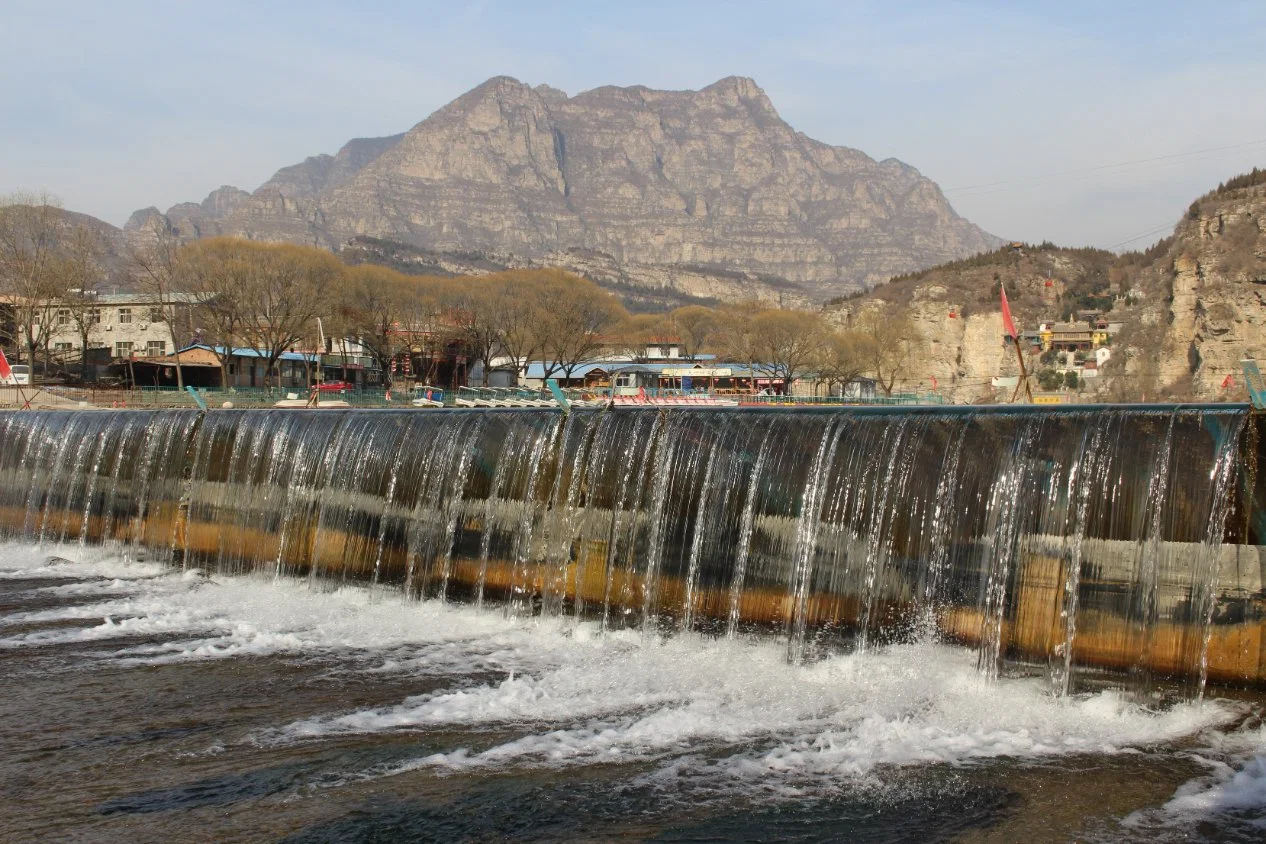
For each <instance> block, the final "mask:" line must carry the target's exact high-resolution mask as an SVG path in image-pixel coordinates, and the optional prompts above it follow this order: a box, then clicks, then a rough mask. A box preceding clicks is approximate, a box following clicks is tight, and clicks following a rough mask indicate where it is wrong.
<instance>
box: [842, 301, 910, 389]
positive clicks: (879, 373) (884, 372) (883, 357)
mask: <svg viewBox="0 0 1266 844" xmlns="http://www.w3.org/2000/svg"><path fill="white" fill-rule="evenodd" d="M855 328H856V330H857V331H858V333H860V334H861V335H862V336H864V337H866V338H867V339H868V340H869V342H868V343H867V345H866V351H867V360H866V370H867V371H868V372H869V373H870V374H871V375H873V376H874V377H875V383H877V384H878V385H879V388H880V389H881V390H883V391H884V395H886V396H891V395H892V390H893V387H894V386H896V383H897V381H899V380H901V379H902V378H903V377H904V376H905V375H906V374H907V373H908V372H909V370H910V366H911V365H912V363H913V362H914V359H915V357H916V356H917V354H918V350H919V349H920V348H921V347H922V342H923V341H922V338H921V337H920V335H919V330H918V328H916V327H915V325H914V320H912V319H911V318H910V315H909V313H907V312H906V311H905V310H903V309H901V308H899V307H898V306H896V305H893V304H883V305H881V306H879V307H874V308H867V309H866V310H864V311H863V312H862V313H861V314H860V315H859V316H858V317H857V321H856V325H855Z"/></svg>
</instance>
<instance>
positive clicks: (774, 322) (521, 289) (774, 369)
mask: <svg viewBox="0 0 1266 844" xmlns="http://www.w3.org/2000/svg"><path fill="white" fill-rule="evenodd" d="M133 240H134V244H133V246H131V247H130V248H129V249H128V250H127V251H126V254H125V255H124V256H122V258H123V263H124V265H125V266H124V269H123V272H124V273H125V274H126V276H127V278H128V281H129V283H130V284H131V286H133V287H134V288H135V289H137V290H139V291H142V292H145V293H147V294H149V295H150V296H151V297H152V300H153V301H154V302H155V303H156V307H157V308H159V309H161V310H162V311H163V313H164V315H165V317H166V318H167V319H168V321H169V322H170V323H171V324H172V325H173V326H174V327H175V330H176V331H177V332H188V338H186V339H190V338H197V339H198V340H199V341H200V342H201V343H202V344H204V345H206V346H207V347H209V348H211V349H212V350H213V351H214V353H215V354H216V356H217V358H218V359H219V362H220V368H221V377H222V380H223V382H224V383H225V384H227V382H228V366H229V361H230V357H231V350H232V349H233V348H234V347H243V346H244V347H249V348H254V349H257V350H258V351H259V354H260V357H261V358H262V359H263V361H264V363H265V367H266V372H267V373H269V375H270V377H271V376H272V375H274V374H278V364H279V361H280V360H281V357H282V355H284V354H285V353H286V352H288V351H292V350H312V349H315V348H317V346H318V344H319V343H320V340H321V337H320V335H321V334H324V335H325V336H326V337H334V338H340V337H348V338H354V339H355V340H356V341H357V342H358V343H359V344H360V345H361V346H362V347H363V349H364V350H365V352H366V353H367V354H368V355H370V356H372V357H373V358H374V360H375V362H376V363H377V364H378V366H379V367H380V368H381V370H382V372H383V376H384V378H385V379H386V380H387V384H388V386H390V380H391V373H392V363H393V362H395V361H397V360H399V359H400V358H401V356H413V355H418V356H419V357H420V358H421V359H423V360H426V359H434V358H435V357H437V356H442V354H443V353H444V351H445V350H450V351H451V350H457V353H459V354H461V355H464V356H465V357H466V358H467V359H468V360H469V361H470V362H472V363H474V362H478V363H480V364H481V365H482V368H483V371H484V372H485V373H487V372H490V371H491V370H492V369H493V368H494V365H495V364H496V363H497V362H499V361H504V360H506V359H508V360H509V361H512V362H513V368H514V369H515V370H516V371H517V370H519V369H521V368H522V367H523V366H525V365H526V364H527V362H528V361H537V362H540V364H541V365H542V366H543V368H544V375H545V377H562V378H566V379H570V378H572V377H574V375H575V373H576V372H577V370H578V369H579V368H580V367H581V366H582V365H583V364H585V363H589V362H591V361H594V360H595V359H599V358H601V357H602V356H603V355H605V354H608V353H636V350H637V349H639V348H643V347H644V346H645V345H647V344H665V343H670V342H676V343H678V344H679V346H680V351H681V355H682V357H683V358H685V359H687V360H696V359H698V357H699V356H700V355H704V354H711V355H715V356H716V357H718V358H720V359H723V360H725V361H728V362H732V363H738V364H744V365H746V366H747V367H749V369H751V370H756V371H763V372H764V373H767V374H768V376H769V377H771V378H774V379H780V380H782V381H784V382H785V383H786V384H788V385H790V384H791V383H792V382H793V381H795V380H796V379H798V378H802V377H804V376H806V375H809V374H810V373H811V374H812V375H813V376H814V380H815V381H817V382H818V383H820V384H823V385H825V386H827V387H828V388H829V389H840V388H842V387H843V385H846V384H848V383H849V382H850V381H853V380H854V379H857V378H859V377H862V376H868V377H871V378H874V379H875V380H876V382H877V383H878V385H879V387H880V388H881V389H883V390H884V391H885V392H888V393H890V392H891V391H892V389H893V387H894V385H895V384H896V383H897V381H898V380H900V379H901V378H902V377H903V376H904V374H905V371H906V369H907V368H908V366H909V364H910V362H911V360H912V358H913V357H914V355H915V352H916V349H917V345H918V344H917V339H916V338H917V331H915V330H914V328H913V325H912V323H911V322H910V320H909V318H908V316H906V315H904V313H902V312H900V311H899V310H897V309H895V308H891V307H889V308H878V309H877V308H871V309H868V310H864V311H862V312H861V313H860V314H859V315H858V316H857V317H856V318H854V319H852V320H851V322H850V323H849V324H848V325H845V326H841V325H838V324H835V323H832V322H831V321H829V320H828V319H827V317H826V315H825V314H823V313H821V312H813V311H799V310H783V309H777V308H770V307H766V306H762V305H761V304H759V303H755V302H744V303H736V304H727V305H720V306H717V307H714V308H709V307H704V306H700V305H691V306H686V307H682V308H678V309H676V310H673V311H670V312H666V313H658V314H638V315H636V316H632V315H630V314H629V313H628V311H627V310H625V308H624V307H623V305H622V304H621V303H620V301H619V299H617V298H616V297H615V296H614V295H612V294H611V293H610V292H608V291H606V290H604V289H602V288H601V287H599V286H598V285H597V284H595V283H593V282H592V281H590V280H588V279H584V278H581V277H579V276H576V275H573V274H571V273H568V272H565V271H563V270H559V269H520V270H507V271H504V272H499V273H492V274H489V275H484V276H473V277H456V278H448V277H437V276H415V275H407V274H404V273H401V272H398V271H396V270H393V269H390V268H387V267H382V266H377V265H372V264H361V265H356V266H348V265H346V264H344V263H343V262H342V261H340V260H339V259H338V258H337V257H336V256H335V255H334V254H332V253H330V252H328V251H326V250H324V249H319V248H315V247H307V246H298V245H294V244H282V243H266V242H260V241H253V240H247V239H243V238H229V237H219V238H208V239H203V240H195V241H191V242H183V241H182V240H181V238H180V237H179V236H178V234H177V233H176V232H174V231H172V230H171V229H170V228H168V227H167V226H166V225H165V223H164V222H163V221H161V220H155V221H153V222H152V223H151V224H150V226H149V227H148V228H147V229H146V230H145V231H144V232H142V233H141V236H139V237H135V238H133ZM103 254H104V245H103V244H102V243H101V242H100V241H99V239H98V238H96V237H95V235H94V234H93V232H92V231H91V230H90V229H89V228H88V227H87V226H85V225H82V224H77V223H76V222H75V221H74V219H73V218H71V217H70V216H69V215H66V214H64V213H63V212H61V211H60V209H57V208H56V207H55V205H54V204H53V203H52V202H51V201H50V200H48V198H47V197H21V198H19V201H13V200H12V199H11V200H10V201H8V202H0V282H2V283H3V292H5V293H7V294H10V300H11V302H12V303H13V307H14V322H15V324H16V329H17V333H18V334H20V335H21V336H20V338H14V339H15V341H16V340H20V341H21V345H23V346H24V347H25V348H26V350H27V352H28V354H29V355H30V358H31V359H32V360H33V359H34V356H35V353H36V351H38V350H39V349H40V348H41V344H43V345H44V346H46V345H47V339H48V338H47V333H46V332H47V331H48V326H49V325H50V323H51V319H49V316H50V315H51V312H52V310H53V309H54V308H58V309H69V310H71V311H72V312H74V313H76V314H79V312H80V311H81V310H82V311H83V314H82V316H83V320H82V323H81V322H80V321H79V320H78V319H77V320H76V325H77V326H79V325H82V339H83V341H84V342H83V346H84V348H87V339H88V337H87V333H88V328H89V327H90V321H89V319H88V317H87V311H88V309H89V308H90V306H91V303H92V302H93V299H94V297H93V292H94V291H95V290H97V289H99V288H100V287H101V286H102V284H103V280H104V274H105V271H104V266H103V260H102V258H103ZM79 304H82V305H83V306H84V307H83V308H78V307H77V305H79ZM37 315H42V316H43V318H42V319H40V318H37ZM174 339H176V342H177V347H179V346H180V345H181V342H180V341H181V339H182V338H180V337H179V336H177V337H175V338H174ZM177 354H179V351H177ZM175 370H176V373H177V377H178V378H179V377H180V376H181V372H180V367H179V366H177V367H175ZM418 374H419V376H422V377H424V373H421V372H419V373H418Z"/></svg>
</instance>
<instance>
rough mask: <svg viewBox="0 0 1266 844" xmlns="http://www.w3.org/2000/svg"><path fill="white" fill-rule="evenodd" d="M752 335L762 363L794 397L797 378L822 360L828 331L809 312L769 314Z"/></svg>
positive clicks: (754, 325)
mask: <svg viewBox="0 0 1266 844" xmlns="http://www.w3.org/2000/svg"><path fill="white" fill-rule="evenodd" d="M751 334H752V342H753V344H754V347H755V351H756V353H757V354H758V355H759V359H760V360H761V361H762V362H763V363H766V364H768V366H769V370H770V373H771V374H772V375H773V376H774V377H775V378H781V379H782V382H783V385H784V388H785V389H786V390H787V392H788V393H790V392H791V386H792V384H793V383H794V382H795V380H796V376H797V375H799V374H800V373H802V372H803V371H804V369H805V368H806V367H807V366H808V365H809V364H810V363H811V362H812V361H814V360H815V359H817V358H819V357H820V356H821V348H822V344H823V343H824V342H825V339H826V327H825V325H823V323H822V319H821V317H819V316H818V315H817V314H813V313H809V312H808V311H784V310H767V311H763V312H761V313H759V314H757V315H756V317H755V318H754V319H752V321H751Z"/></svg>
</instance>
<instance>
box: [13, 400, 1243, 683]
mask: <svg viewBox="0 0 1266 844" xmlns="http://www.w3.org/2000/svg"><path fill="white" fill-rule="evenodd" d="M1262 426H1263V422H1262V419H1261V418H1260V417H1258V416H1257V415H1255V414H1253V413H1252V412H1251V411H1250V410H1249V409H1248V408H1247V407H1244V406H1239V405H1204V406H1086V407H1077V408H1072V409H1066V408H1061V409H1059V410H1047V409H1036V408H1031V407H1024V408H1015V407H1006V408H1001V407H999V408H929V409H910V408H900V409H858V408H840V409H832V410H749V409H744V410H723V409H700V410H658V411H656V410H627V409H621V410H606V411H604V410H573V411H572V412H571V413H569V414H564V413H562V412H560V411H556V410H504V411H499V410H433V411H391V410H321V411H289V410H216V411H211V412H199V411H171V410H162V411H139V410H121V411H104V410H103V411H14V412H8V413H4V414H0V443H2V444H3V446H2V448H0V530H2V531H3V533H4V534H5V535H7V536H9V537H11V538H18V539H25V540H29V541H37V542H42V543H52V542H79V543H84V544H107V545H116V546H118V547H120V548H121V549H123V550H124V552H125V553H127V554H130V555H133V556H136V557H145V558H149V559H153V558H158V559H162V560H165V561H167V562H170V564H172V565H177V566H184V567H188V568H197V569H202V570H209V571H216V572H225V573H249V572H255V573H260V574H263V575H269V576H281V577H305V578H310V579H311V581H312V582H313V584H314V586H317V587H319V588H335V587H337V586H339V585H340V584H342V583H344V582H348V581H354V582H360V583H368V584H373V585H375V586H376V587H381V588H384V589H393V590H403V591H405V592H406V593H407V594H410V595H412V596H415V597H417V598H419V599H427V600H439V601H450V602H466V603H471V604H476V605H484V606H486V607H487V608H488V610H489V611H500V612H506V613H510V614H514V615H521V616H530V615H535V614H541V615H548V616H576V617H580V618H586V619H596V620H600V622H601V624H602V626H603V627H604V628H633V629H641V630H645V631H647V632H648V633H652V634H655V635H660V634H669V635H671V634H673V633H675V632H678V631H699V632H702V633H705V634H709V635H715V636H729V637H750V636H761V637H777V638H779V639H780V640H781V641H784V642H785V643H786V649H787V656H788V659H789V660H791V661H793V662H800V661H806V660H812V659H815V658H818V657H820V656H821V655H824V654H827V653H831V652H839V651H847V650H856V649H867V648H877V647H882V646H884V645H886V644H890V643H894V642H901V641H907V640H910V639H912V638H916V637H922V636H935V637H939V638H941V639H943V640H945V641H949V642H954V643H959V644H961V645H962V646H963V647H967V648H972V649H975V650H976V652H977V653H978V655H979V666H980V670H981V671H982V672H984V673H985V674H986V675H990V676H995V675H998V674H1000V673H1034V672H1036V673H1040V674H1042V675H1044V676H1046V677H1047V678H1048V679H1049V681H1050V684H1051V687H1052V689H1053V690H1054V691H1056V692H1057V693H1068V692H1071V691H1074V690H1076V689H1078V688H1082V687H1085V686H1087V685H1093V684H1098V683H1111V684H1116V685H1122V686H1124V687H1126V688H1130V689H1133V690H1135V691H1139V692H1149V691H1151V690H1153V689H1155V688H1160V687H1164V688H1176V689H1181V690H1183V692H1184V693H1185V694H1188V695H1199V694H1201V693H1202V691H1203V689H1204V686H1205V684H1206V682H1208V683H1217V684H1224V685H1229V686H1239V687H1257V688H1260V687H1261V686H1262V685H1263V684H1264V683H1266V647H1264V646H1266V643H1264V642H1263V631H1264V629H1266V612H1264V610H1266V593H1264V592H1263V584H1262V580H1263V572H1264V570H1266V554H1264V552H1266V533H1264V532H1266V522H1264V521H1263V515H1264V512H1266V511H1264V509H1263V501H1266V490H1264V489H1263V488H1262V483H1263V481H1262V473H1261V472H1259V471H1258V470H1259V467H1260V466H1261V460H1262V456H1261V449H1260V447H1259V440H1260V430H1261V428H1262Z"/></svg>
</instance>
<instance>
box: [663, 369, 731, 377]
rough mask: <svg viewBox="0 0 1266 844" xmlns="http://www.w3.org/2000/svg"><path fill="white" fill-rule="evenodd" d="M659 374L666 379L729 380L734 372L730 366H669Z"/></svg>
mask: <svg viewBox="0 0 1266 844" xmlns="http://www.w3.org/2000/svg"><path fill="white" fill-rule="evenodd" d="M659 374H660V375H662V376H663V377H665V378H729V377H730V375H732V374H733V372H732V370H731V369H730V368H729V367H728V366H714V367H710V368H709V367H706V366H668V367H664V368H663V369H661V370H660V371H659Z"/></svg>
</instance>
